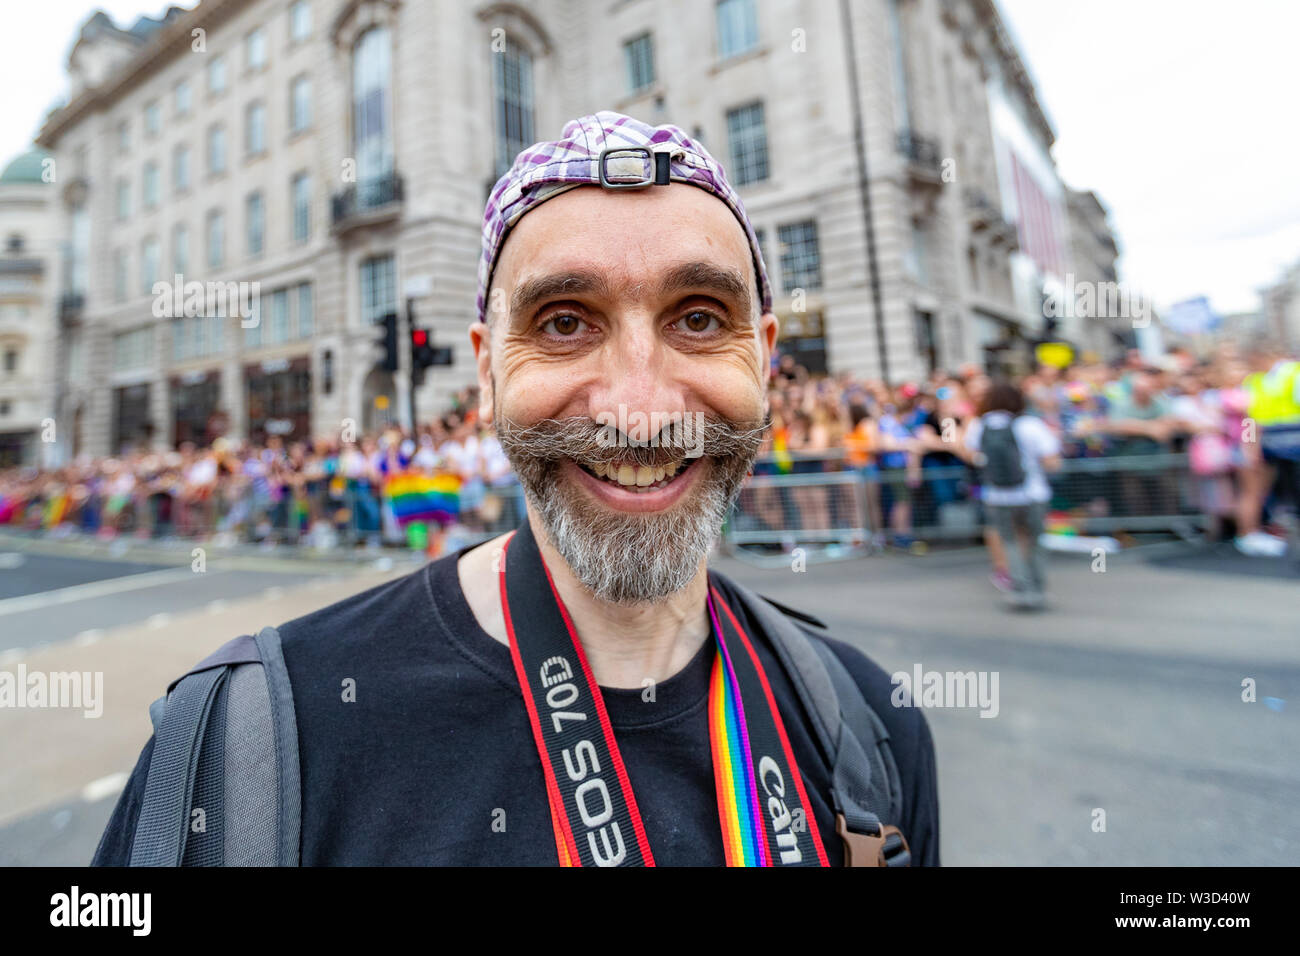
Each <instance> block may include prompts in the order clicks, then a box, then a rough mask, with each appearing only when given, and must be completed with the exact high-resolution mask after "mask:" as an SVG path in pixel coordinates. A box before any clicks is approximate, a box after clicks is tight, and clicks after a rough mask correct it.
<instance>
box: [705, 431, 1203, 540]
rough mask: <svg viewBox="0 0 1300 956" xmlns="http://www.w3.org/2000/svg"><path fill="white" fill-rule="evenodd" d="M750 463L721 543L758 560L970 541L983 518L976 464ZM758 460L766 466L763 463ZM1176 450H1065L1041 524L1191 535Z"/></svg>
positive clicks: (1094, 531)
mask: <svg viewBox="0 0 1300 956" xmlns="http://www.w3.org/2000/svg"><path fill="white" fill-rule="evenodd" d="M774 464H775V462H774V460H772V459H767V460H764V461H760V467H759V468H758V469H756V474H754V475H753V476H752V477H751V478H750V479H749V480H748V481H747V482H746V484H745V487H744V488H743V489H742V490H741V493H740V496H739V498H738V499H737V501H736V505H735V507H734V508H733V509H732V512H731V515H730V516H729V518H728V520H727V524H726V527H725V528H724V532H723V540H722V546H723V548H724V550H725V551H727V552H728V553H730V554H733V555H736V556H738V557H742V558H747V559H752V560H756V561H758V562H759V563H764V561H765V559H766V560H768V561H772V560H779V561H780V562H781V563H789V561H790V555H791V554H792V553H793V552H795V550H796V549H800V551H801V556H802V557H804V558H805V559H806V560H809V561H823V560H832V559H835V558H846V557H855V556H859V555H863V554H868V553H871V552H873V551H876V550H880V549H881V548H883V547H885V546H886V544H889V543H892V544H895V545H899V546H903V547H908V546H911V545H913V544H914V543H915V542H926V543H928V542H937V541H962V540H970V541H974V540H977V539H979V538H980V537H981V535H982V533H983V527H984V512H983V505H982V502H981V500H980V496H981V493H980V490H979V487H978V482H979V478H978V472H976V471H975V470H974V469H972V468H971V467H969V466H967V465H963V464H958V465H945V466H940V467H928V468H922V469H921V470H920V473H919V475H917V476H913V477H911V478H910V479H909V476H908V474H907V471H906V470H905V469H902V468H892V469H891V468H886V469H875V468H871V469H853V470H839V469H840V468H842V467H843V466H844V464H845V463H844V462H843V461H842V459H841V458H840V457H838V456H828V457H826V458H825V459H824V462H823V466H822V467H823V468H824V470H821V471H810V470H807V469H808V468H809V467H811V466H810V465H804V466H801V473H796V474H771V473H764V472H765V471H769V470H770V468H771V467H772V466H773V465H774ZM764 465H767V466H768V467H767V468H764V467H763V466H764ZM1198 480H1202V479H1197V478H1196V477H1195V476H1193V475H1192V474H1191V473H1190V472H1189V470H1188V467H1187V456H1186V455H1184V454H1173V453H1160V454H1151V455H1132V456H1110V457H1104V458H1070V459H1066V460H1065V461H1063V462H1062V465H1061V469H1060V470H1059V471H1057V472H1055V473H1053V474H1049V475H1048V483H1049V485H1050V486H1051V491H1052V498H1051V500H1050V502H1049V504H1048V514H1049V518H1048V523H1047V527H1048V529H1049V530H1050V529H1052V528H1053V527H1055V528H1058V529H1060V530H1065V531H1067V532H1069V533H1074V534H1078V535H1113V534H1117V533H1121V532H1135V533H1141V532H1157V531H1158V532H1169V533H1172V534H1175V535H1178V536H1180V537H1184V538H1188V539H1191V538H1195V537H1197V536H1198V535H1199V534H1201V533H1202V532H1203V531H1204V529H1205V528H1206V527H1208V525H1209V519H1208V517H1207V516H1206V515H1205V514H1204V513H1203V511H1202V510H1201V508H1200V506H1199V503H1198V500H1197V489H1196V486H1195V482H1196V481H1198Z"/></svg>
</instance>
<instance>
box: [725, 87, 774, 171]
mask: <svg viewBox="0 0 1300 956" xmlns="http://www.w3.org/2000/svg"><path fill="white" fill-rule="evenodd" d="M727 143H728V145H729V146H730V147H731V166H730V167H729V168H728V170H727V175H728V178H730V179H731V181H732V182H733V183H735V184H736V185H737V186H743V185H745V184H746V183H756V182H761V181H762V180H764V179H767V122H766V120H765V118H764V115H763V104H762V103H752V104H750V105H749V106H741V107H738V108H737V109H734V110H727Z"/></svg>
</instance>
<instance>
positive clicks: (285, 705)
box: [257, 627, 302, 866]
mask: <svg viewBox="0 0 1300 956" xmlns="http://www.w3.org/2000/svg"><path fill="white" fill-rule="evenodd" d="M257 647H258V650H260V651H261V654H262V668H263V673H264V674H265V676H266V687H267V692H268V696H269V699H270V710H271V721H270V727H271V729H272V731H273V733H274V746H275V766H276V771H277V776H278V779H277V781H276V786H275V788H274V789H273V790H271V791H269V792H268V793H266V796H269V797H271V798H273V799H274V801H275V806H276V833H277V836H278V841H277V842H278V845H277V852H276V860H277V865H278V866H297V865H298V864H299V861H300V853H301V845H300V836H301V828H302V789H301V778H300V768H299V763H298V718H297V716H296V715H295V713H294V707H293V688H292V687H291V686H290V684H289V671H288V669H287V668H286V667H285V665H284V653H283V651H282V650H281V648H280V632H279V631H277V630H276V629H275V628H273V627H264V628H262V631H261V633H259V634H258V635H257ZM262 726H266V724H265V723H263V724H262Z"/></svg>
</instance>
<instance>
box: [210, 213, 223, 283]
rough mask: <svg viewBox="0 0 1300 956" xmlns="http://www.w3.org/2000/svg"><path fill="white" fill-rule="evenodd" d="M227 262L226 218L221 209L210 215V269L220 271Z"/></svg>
mask: <svg viewBox="0 0 1300 956" xmlns="http://www.w3.org/2000/svg"><path fill="white" fill-rule="evenodd" d="M225 261H226V217H225V216H224V215H223V214H222V212H221V210H220V209H214V210H212V211H211V212H210V213H208V268H209V269H218V268H220V267H221V265H222V263H224V262H225Z"/></svg>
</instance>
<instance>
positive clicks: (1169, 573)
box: [0, 545, 1300, 865]
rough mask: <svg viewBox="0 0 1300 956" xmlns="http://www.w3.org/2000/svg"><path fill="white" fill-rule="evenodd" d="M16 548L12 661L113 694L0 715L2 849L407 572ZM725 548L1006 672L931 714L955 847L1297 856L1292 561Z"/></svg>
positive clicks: (88, 817) (864, 614)
mask: <svg viewBox="0 0 1300 956" xmlns="http://www.w3.org/2000/svg"><path fill="white" fill-rule="evenodd" d="M5 547H8V546H7V545H6V546H5ZM3 550H4V549H3V548H0V551H3ZM10 553H12V552H10ZM26 557H27V560H26V561H24V562H20V563H19V565H18V566H11V565H13V564H14V562H13V559H6V558H0V648H10V650H8V651H5V650H2V649H0V667H9V666H12V665H13V664H14V663H15V662H17V661H19V660H21V661H24V662H26V663H27V664H28V666H29V667H38V666H44V667H47V668H49V669H51V670H53V669H57V668H60V667H75V668H77V669H84V670H103V671H104V673H105V682H106V688H109V689H110V690H111V698H112V700H111V702H112V704H113V706H112V707H111V708H108V709H106V711H105V715H104V717H103V718H102V719H100V720H96V721H85V720H82V719H81V717H80V715H74V714H67V713H66V712H65V713H55V712H49V711H47V712H44V713H42V714H33V713H32V712H12V711H11V712H8V713H3V712H0V864H5V863H8V864H60V863H65V864H72V865H78V864H84V863H85V862H86V861H87V860H88V859H89V858H90V856H91V854H92V853H93V850H94V846H95V843H96V842H97V840H98V837H99V834H100V832H101V831H102V828H103V825H104V823H105V821H106V820H107V818H108V816H109V814H110V812H111V810H112V807H113V804H114V802H115V801H116V798H117V794H118V791H119V790H120V787H121V785H122V783H123V782H124V779H125V773H126V771H128V770H129V769H130V767H131V765H132V764H133V763H134V760H135V757H136V755H137V754H138V751H139V747H140V746H141V744H142V743H143V742H144V740H145V739H147V737H148V733H149V727H148V720H147V716H146V708H147V704H148V701H149V700H152V699H153V697H154V696H156V695H157V693H158V692H159V687H160V686H163V685H165V683H166V681H167V680H168V679H170V678H171V677H173V676H175V674H177V673H179V672H181V671H183V670H184V668H185V667H187V666H189V664H191V663H193V661H194V660H197V659H198V658H199V657H201V656H203V655H204V654H206V653H207V652H208V651H209V650H211V649H212V648H214V647H216V646H217V645H219V644H220V643H222V642H223V641H224V640H226V639H228V638H229V637H230V636H233V635H234V634H238V633H242V632H246V631H248V630H249V629H252V628H255V627H257V626H259V625H260V624H265V623H273V622H278V621H283V620H287V619H289V618H291V617H295V616H297V615H299V614H301V613H305V612H306V611H308V610H311V609H313V608H315V607H319V606H321V605H324V604H327V603H329V602H330V601H333V600H337V599H339V598H341V597H343V596H345V595H346V594H348V593H352V592H355V591H358V590H361V589H363V588H365V587H369V586H372V585H374V584H376V583H379V582H380V581H382V580H384V579H386V578H387V577H390V576H391V575H393V574H396V573H404V572H405V571H406V570H408V569H409V565H407V564H405V563H399V565H398V566H396V567H394V568H392V569H387V570H383V569H379V570H377V569H375V568H373V567H371V568H367V567H340V566H329V567H322V566H319V565H312V564H311V563H309V562H300V563H298V564H295V563H294V562H292V561H289V562H278V563H275V562H271V563H259V562H258V561H257V560H256V559H255V558H247V557H237V556H221V555H214V556H212V557H210V559H209V561H208V565H207V570H206V571H205V572H203V573H194V572H192V571H191V570H190V568H189V565H188V563H187V561H188V558H187V557H185V556H183V557H182V559H180V560H177V559H175V558H173V559H170V560H155V561H152V562H149V561H145V562H142V563H130V564H128V563H126V562H125V561H124V559H120V558H118V559H111V560H110V559H105V558H103V557H102V556H98V557H85V556H77V557H58V556H56V555H55V554H53V553H49V552H45V553H42V554H31V555H27V556H26ZM716 566H717V567H718V568H719V569H721V570H723V571H724V572H726V573H729V574H731V575H732V576H733V577H735V578H737V579H739V580H741V581H743V582H745V583H747V584H750V585H752V586H754V587H756V588H758V589H759V590H761V591H763V592H764V593H767V594H769V595H771V596H772V597H774V598H776V599H777V600H780V601H782V602H784V603H787V604H789V605H791V606H794V607H798V608H801V609H804V610H807V611H809V612H811V613H813V614H816V615H818V616H819V617H821V618H822V619H823V620H825V621H826V623H827V624H828V625H829V626H830V629H831V631H832V632H833V633H834V634H835V635H836V636H838V637H841V638H843V639H845V640H848V641H850V642H851V643H854V644H856V645H857V646H859V647H860V648H861V649H863V650H864V651H865V652H866V653H867V654H868V655H869V656H871V657H872V658H873V659H874V660H876V661H877V662H878V663H879V664H880V665H881V666H882V667H884V668H885V669H886V670H888V671H890V672H891V673H892V672H895V671H907V672H911V671H912V670H913V669H914V667H915V666H917V665H920V666H921V667H922V669H923V670H925V671H932V670H933V671H939V672H949V671H952V672H968V671H974V672H977V673H980V672H982V673H985V674H992V673H995V672H996V674H997V675H998V699H997V704H998V712H997V716H996V717H991V718H985V717H981V716H980V715H979V710H978V709H975V708H965V709H956V708H946V709H945V708H934V709H930V710H928V711H927V718H928V720H929V722H930V726H931V729H932V731H933V733H934V737H935V741H936V751H937V755H938V765H939V785H940V805H941V820H942V856H943V862H944V863H946V864H965V865H1024V864H1047V865H1132V864H1156V865H1193V864H1207V863H1208V864H1224V865H1260V864H1263V865H1284V864H1292V865H1294V864H1295V863H1297V862H1300V748H1297V747H1296V741H1297V740H1298V739H1300V735H1298V734H1297V731H1300V616H1298V615H1297V609H1300V600H1297V598H1298V597H1300V582H1298V581H1297V579H1296V577H1295V576H1294V575H1293V574H1291V573H1290V572H1288V571H1286V570H1285V569H1280V568H1264V567H1261V566H1260V565H1258V564H1253V563H1251V562H1249V561H1248V560H1247V559H1244V558H1241V559H1238V558H1237V557H1236V556H1234V555H1232V554H1231V553H1225V552H1220V553H1210V554H1193V553H1190V552H1177V551H1176V552H1173V553H1172V554H1165V555H1163V556H1160V557H1159V559H1158V560H1155V559H1153V555H1152V554H1151V553H1146V554H1136V555H1135V554H1128V555H1120V556H1111V557H1110V559H1109V563H1108V566H1107V568H1106V570H1105V571H1102V572H1098V571H1094V570H1093V569H1092V567H1091V559H1090V558H1089V557H1088V556H1086V555H1084V556H1067V555H1058V556H1055V557H1053V559H1052V561H1051V571H1050V587H1051V593H1052V608H1051V610H1049V611H1047V612H1044V613H1040V614H1016V613H1011V612H1007V611H1004V610H1003V609H1002V608H1001V607H1000V606H999V604H998V601H997V595H996V592H994V591H993V589H992V587H991V586H990V585H989V583H988V579H987V569H986V567H985V564H984V558H983V555H982V554H980V553H979V552H960V553H952V552H949V553H932V554H930V555H928V556H925V557H917V558H912V557H903V558H900V557H876V558H870V559H862V560H854V561H846V562H837V563H828V564H810V565H808V567H807V570H806V571H802V572H796V571H794V570H792V569H789V568H782V569H777V570H771V569H759V568H756V567H754V566H751V565H747V564H744V563H741V562H737V561H735V560H729V559H722V560H719V561H718V562H716ZM150 575H155V576H156V577H154V578H150V577H149V576H150ZM77 588H82V590H81V591H77V590H76V589H77ZM96 588H99V589H101V590H95V589H96ZM15 601H16V602H19V603H13V602H15ZM24 601H27V602H29V603H30V602H31V601H39V602H44V603H40V604H39V606H26V605H24V604H23V603H22V602H24ZM1246 679H1250V680H1252V681H1253V682H1254V686H1255V689H1256V700H1255V702H1254V703H1246V702H1243V700H1242V682H1243V680H1246ZM106 696H110V695H109V692H108V691H106ZM1098 811H1104V823H1105V829H1104V831H1099V830H1098V829H1096V827H1097V821H1098V820H1099V819H1100V816H1099V814H1098Z"/></svg>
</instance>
